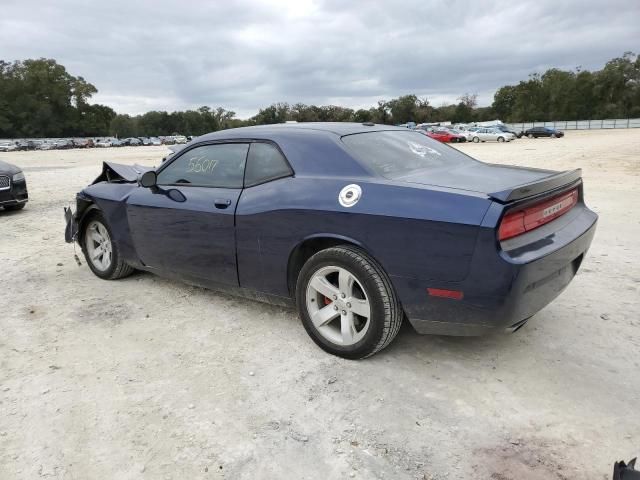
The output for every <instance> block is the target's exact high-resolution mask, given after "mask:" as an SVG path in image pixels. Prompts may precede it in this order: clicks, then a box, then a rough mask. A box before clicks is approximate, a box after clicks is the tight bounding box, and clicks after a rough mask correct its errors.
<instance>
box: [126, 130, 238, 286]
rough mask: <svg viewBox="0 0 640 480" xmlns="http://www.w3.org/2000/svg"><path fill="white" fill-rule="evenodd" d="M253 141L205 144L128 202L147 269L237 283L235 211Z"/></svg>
mask: <svg viewBox="0 0 640 480" xmlns="http://www.w3.org/2000/svg"><path fill="white" fill-rule="evenodd" d="M248 149H249V144H248V143H246V142H229V143H212V144H204V145H203V144H201V145H196V146H194V147H191V148H188V149H186V150H185V151H182V152H179V154H176V156H175V158H173V159H171V160H170V161H168V162H167V163H166V164H164V165H162V167H161V168H160V169H159V170H158V176H157V186H156V187H153V188H143V187H139V188H137V189H136V190H134V192H133V193H132V194H131V195H130V196H129V199H128V200H127V215H128V220H129V226H130V230H131V238H132V240H133V243H134V246H135V249H136V252H137V254H138V257H139V259H140V261H141V262H142V263H143V264H144V265H146V266H147V267H148V268H150V269H153V270H157V271H160V272H165V273H168V274H172V275H177V276H181V277H185V278H188V277H197V278H200V279H205V280H208V281H213V282H217V283H222V284H227V285H234V286H237V285H238V274H237V266H236V241H235V210H236V206H237V204H238V199H239V198H240V193H241V192H242V182H243V177H244V168H245V162H246V157H247V152H248Z"/></svg>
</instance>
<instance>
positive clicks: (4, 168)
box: [0, 160, 21, 175]
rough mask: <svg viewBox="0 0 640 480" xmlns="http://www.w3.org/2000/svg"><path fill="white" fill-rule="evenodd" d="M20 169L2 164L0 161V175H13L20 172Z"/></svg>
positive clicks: (5, 163)
mask: <svg viewBox="0 0 640 480" xmlns="http://www.w3.org/2000/svg"><path fill="white" fill-rule="evenodd" d="M20 171H21V170H20V168H18V167H16V166H15V165H12V164H11V163H7V162H3V161H2V160H0V173H7V174H10V175H13V174H14V173H18V172H20Z"/></svg>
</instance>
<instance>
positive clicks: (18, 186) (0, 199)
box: [0, 181, 29, 207]
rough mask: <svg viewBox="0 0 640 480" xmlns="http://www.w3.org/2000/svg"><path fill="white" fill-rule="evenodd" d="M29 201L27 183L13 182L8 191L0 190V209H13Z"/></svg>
mask: <svg viewBox="0 0 640 480" xmlns="http://www.w3.org/2000/svg"><path fill="white" fill-rule="evenodd" d="M28 201H29V194H28V192H27V182H26V181H21V182H12V183H11V185H10V188H9V189H8V190H0V207H11V206H13V205H20V204H22V203H27V202H28Z"/></svg>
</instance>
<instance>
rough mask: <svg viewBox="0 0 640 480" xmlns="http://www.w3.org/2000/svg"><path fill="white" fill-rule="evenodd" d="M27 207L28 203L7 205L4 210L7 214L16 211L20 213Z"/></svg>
mask: <svg viewBox="0 0 640 480" xmlns="http://www.w3.org/2000/svg"><path fill="white" fill-rule="evenodd" d="M26 205H27V204H26V203H19V204H17V205H6V206H5V207H4V209H5V210H6V211H7V212H15V211H18V210H22V209H23V208H24V207H25V206H26Z"/></svg>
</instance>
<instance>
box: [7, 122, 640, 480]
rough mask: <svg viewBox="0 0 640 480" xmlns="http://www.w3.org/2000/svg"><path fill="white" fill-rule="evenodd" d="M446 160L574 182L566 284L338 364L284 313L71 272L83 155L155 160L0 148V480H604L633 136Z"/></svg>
mask: <svg viewBox="0 0 640 480" xmlns="http://www.w3.org/2000/svg"><path fill="white" fill-rule="evenodd" d="M460 149H461V150H463V151H465V152H467V153H469V154H471V155H473V156H475V157H477V158H479V159H481V160H485V161H490V162H496V163H514V164H518V165H528V166H534V167H546V168H554V169H568V168H574V167H582V168H583V169H584V179H585V185H586V186H585V191H586V196H587V203H588V204H589V205H590V206H591V208H593V209H594V210H595V211H596V212H598V214H599V215H600V223H599V226H598V231H597V233H596V238H595V240H594V243H593V245H592V248H591V250H590V252H589V254H588V256H587V258H586V260H585V261H584V262H583V264H582V268H581V271H580V272H579V274H578V276H577V277H576V278H575V280H574V281H573V283H572V284H571V285H570V287H569V288H568V289H567V290H566V291H565V292H564V293H563V294H562V295H561V296H560V297H559V298H558V299H557V300H556V301H555V302H553V303H552V304H551V305H550V306H548V307H547V308H545V309H544V310H543V311H542V312H540V313H539V314H538V315H537V316H536V317H534V318H533V319H532V321H530V322H529V324H528V325H527V326H526V327H525V328H523V329H522V330H520V331H519V332H518V333H516V334H514V335H497V336H491V337H483V338H447V337H428V336H419V335H417V334H416V333H415V332H414V331H413V330H412V329H411V327H410V326H409V325H408V324H405V326H404V327H403V329H402V330H401V332H400V334H399V336H398V337H397V339H396V340H395V342H394V343H393V344H392V345H391V346H390V347H389V348H387V349H386V350H384V351H383V352H381V353H380V354H378V355H376V356H375V357H373V358H371V359H368V360H365V361H358V362H353V361H345V360H341V359H339V358H335V357H331V356H329V355H327V354H325V353H324V352H322V351H321V350H319V349H318V348H317V347H316V346H315V344H313V343H312V342H311V340H310V339H309V338H308V337H307V335H306V333H305V331H304V329H303V328H302V326H301V324H300V322H299V320H298V318H297V315H296V313H295V312H293V311H290V310H287V309H284V308H279V307H274V306H270V305H264V304H260V303H256V302H252V301H249V300H245V299H241V298H235V297H230V296H226V295H222V294H219V293H215V292H211V291H206V290H202V289H199V288H195V287H190V286H186V285H183V284H181V283H176V282H172V281H168V280H164V279H161V278H158V277H156V276H153V275H150V274H146V273H140V274H136V275H134V276H132V277H129V278H127V279H125V280H121V281H115V282H106V281H102V280H100V279H98V278H97V277H95V276H94V275H93V274H92V273H91V272H90V270H89V268H88V267H87V266H86V265H85V264H84V260H83V265H82V266H81V267H79V266H78V265H77V264H76V262H75V261H74V259H73V251H74V250H73V247H72V246H70V245H67V244H65V243H64V240H63V227H64V224H63V218H62V207H63V206H66V205H68V204H70V203H71V202H73V200H74V196H75V193H76V192H77V191H78V190H80V189H81V188H82V187H83V186H85V185H86V184H87V183H89V182H90V181H91V180H92V179H93V178H95V177H96V176H97V175H98V173H99V171H100V165H101V162H102V161H103V160H114V161H118V162H122V163H134V162H139V163H142V164H146V165H153V164H158V163H159V160H160V158H161V157H162V156H163V155H164V154H165V153H166V150H165V149H164V148H163V147H140V148H121V149H104V150H98V149H96V150H90V151H81V150H72V151H49V152H19V153H10V154H4V155H2V158H3V159H4V160H7V161H9V162H12V163H16V164H18V165H20V166H21V167H23V169H24V171H25V174H26V176H27V179H28V184H29V193H30V196H31V201H30V203H29V204H28V206H27V208H26V209H25V210H23V211H21V212H16V213H8V212H0V262H1V264H2V280H1V282H2V288H1V290H0V291H1V292H2V293H1V295H2V302H1V303H2V312H1V313H0V332H2V333H1V335H0V479H14V478H24V479H33V478H39V477H47V478H50V479H56V478H57V479H139V478H149V479H156V478H160V479H165V478H166V479H210V478H211V479H216V478H227V479H245V478H246V479H254V478H264V479H275V478H293V479H302V478H305V479H323V480H324V479H327V478H331V479H333V478H362V479H374V478H387V479H392V478H393V479H445V478H446V479H459V478H460V479H462V478H465V479H466V478H473V479H484V478H487V479H496V480H507V479H525V478H526V479H529V478H531V479H545V480H549V479H578V478H580V479H582V478H584V479H605V478H610V472H611V468H612V463H613V461H614V460H616V459H620V458H626V459H627V460H628V459H629V458H630V457H631V456H633V455H637V454H640V450H639V449H640V381H639V376H638V373H639V372H640V318H639V315H638V314H639V312H640V308H639V300H640V295H639V290H640V262H639V261H638V252H640V214H639V210H638V205H640V130H633V131H624V130H619V131H594V132H568V133H567V136H566V137H565V138H563V139H558V140H552V139H538V140H529V139H522V140H517V141H514V142H512V143H510V144H477V145H476V144H464V145H461V146H460ZM78 253H79V252H78Z"/></svg>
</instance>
